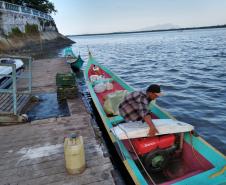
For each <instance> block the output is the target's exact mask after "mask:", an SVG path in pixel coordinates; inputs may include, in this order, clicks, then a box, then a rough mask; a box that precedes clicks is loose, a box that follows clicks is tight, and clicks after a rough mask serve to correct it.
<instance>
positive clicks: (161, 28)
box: [136, 23, 181, 31]
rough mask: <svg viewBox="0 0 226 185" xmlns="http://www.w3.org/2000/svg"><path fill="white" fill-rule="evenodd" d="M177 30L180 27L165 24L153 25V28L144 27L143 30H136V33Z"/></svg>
mask: <svg viewBox="0 0 226 185" xmlns="http://www.w3.org/2000/svg"><path fill="white" fill-rule="evenodd" d="M179 28H181V27H180V26H178V25H174V24H171V23H166V24H157V25H154V26H148V27H145V28H141V29H138V30H136V31H149V30H168V29H179Z"/></svg>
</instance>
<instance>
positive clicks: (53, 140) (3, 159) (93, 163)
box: [0, 58, 115, 185]
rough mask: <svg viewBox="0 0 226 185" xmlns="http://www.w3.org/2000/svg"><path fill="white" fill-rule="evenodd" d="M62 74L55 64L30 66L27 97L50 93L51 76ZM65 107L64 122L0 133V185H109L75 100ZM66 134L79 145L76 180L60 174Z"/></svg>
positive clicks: (108, 166) (105, 161) (106, 167)
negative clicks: (81, 165)
mask: <svg viewBox="0 0 226 185" xmlns="http://www.w3.org/2000/svg"><path fill="white" fill-rule="evenodd" d="M67 71H69V66H67V65H66V64H65V62H64V61H63V59H61V58H59V59H49V60H38V61H35V62H34V63H33V92H46V93H48V92H55V91H56V87H55V74H56V73H57V72H67ZM22 86H23V83H22V84H21V87H22ZM68 105H69V109H70V113H71V116H69V117H61V118H56V117H55V118H49V119H45V120H36V121H32V122H30V123H26V124H22V125H12V126H4V127H0V185H85V184H89V185H112V184H115V182H114V178H113V176H112V171H113V166H112V163H111V161H110V159H109V158H108V157H104V155H103V150H102V146H103V144H102V143H101V141H99V140H97V139H96V135H95V133H94V130H93V127H92V123H91V116H90V115H89V113H87V111H86V108H85V106H84V105H83V102H82V100H81V98H80V97H77V98H75V99H71V100H69V101H68ZM71 133H76V134H79V135H82V136H83V139H84V146H85V157H86V170H85V171H84V172H83V173H82V174H79V175H68V174H67V172H66V169H65V163H64V150H63V142H64V137H65V136H67V135H69V134H71Z"/></svg>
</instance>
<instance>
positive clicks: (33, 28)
mask: <svg viewBox="0 0 226 185" xmlns="http://www.w3.org/2000/svg"><path fill="white" fill-rule="evenodd" d="M38 33H39V30H38V25H37V24H28V23H27V24H26V25H25V33H24V32H22V31H21V30H20V29H19V28H18V27H14V28H12V29H11V32H9V33H8V37H23V36H25V34H28V35H37V34H38Z"/></svg>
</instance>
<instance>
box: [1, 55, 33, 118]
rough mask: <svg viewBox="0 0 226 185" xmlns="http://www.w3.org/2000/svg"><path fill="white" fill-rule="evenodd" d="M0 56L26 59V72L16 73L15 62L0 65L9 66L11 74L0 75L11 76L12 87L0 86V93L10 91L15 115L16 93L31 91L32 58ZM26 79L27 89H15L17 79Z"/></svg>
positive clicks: (29, 92)
mask: <svg viewBox="0 0 226 185" xmlns="http://www.w3.org/2000/svg"><path fill="white" fill-rule="evenodd" d="M0 58H10V59H24V60H28V72H27V74H20V75H17V72H16V65H15V64H1V63H0V66H4V67H11V68H12V73H11V74H0V76H3V77H8V78H12V88H8V89H7V88H0V93H10V94H12V95H13V114H14V115H17V95H18V94H29V95H30V94H31V91H32V70H31V68H32V60H33V59H32V58H31V57H21V56H10V57H9V56H3V55H0ZM22 78H23V79H28V90H24V91H17V83H16V81H17V79H22Z"/></svg>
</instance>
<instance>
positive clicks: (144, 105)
mask: <svg viewBox="0 0 226 185" xmlns="http://www.w3.org/2000/svg"><path fill="white" fill-rule="evenodd" d="M161 95H162V94H161V89H160V86H159V85H156V84H153V85H150V86H149V87H148V88H147V90H146V92H143V91H135V92H132V93H130V94H128V95H126V96H125V98H124V100H123V102H121V103H120V105H119V113H120V115H121V116H122V117H123V118H124V119H125V121H145V122H146V123H147V124H148V125H149V127H150V130H149V135H150V136H154V135H155V134H156V133H158V131H157V129H156V128H155V126H154V124H153V123H152V118H151V113H150V111H149V109H148V105H149V103H150V102H151V101H153V100H155V99H156V98H158V97H159V96H161Z"/></svg>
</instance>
